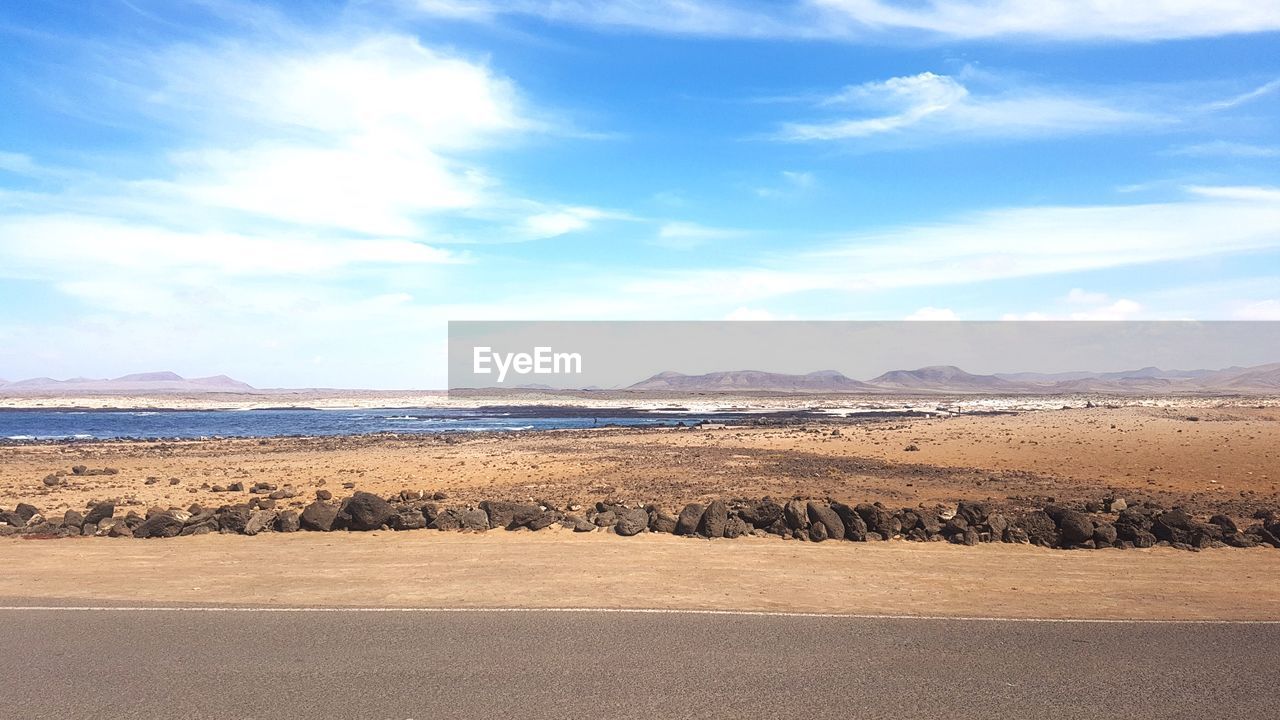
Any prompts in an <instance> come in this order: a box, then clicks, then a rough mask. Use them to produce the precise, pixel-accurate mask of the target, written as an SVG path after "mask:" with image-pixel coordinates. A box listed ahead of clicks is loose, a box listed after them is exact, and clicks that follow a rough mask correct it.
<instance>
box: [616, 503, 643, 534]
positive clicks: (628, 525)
mask: <svg viewBox="0 0 1280 720" xmlns="http://www.w3.org/2000/svg"><path fill="white" fill-rule="evenodd" d="M648 527H649V513H647V512H645V511H644V510H640V509H636V510H627V511H626V512H624V513H622V515H620V516H618V522H617V524H616V525H614V526H613V530H614V532H616V533H618V534H619V535H622V536H623V537H630V536H632V535H636V534H639V533H640V532H642V531H644V530H646V529H648Z"/></svg>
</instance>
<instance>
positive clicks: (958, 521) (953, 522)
mask: <svg viewBox="0 0 1280 720" xmlns="http://www.w3.org/2000/svg"><path fill="white" fill-rule="evenodd" d="M968 529H969V520H968V518H966V517H965V516H964V515H961V514H960V513H956V514H955V516H954V517H952V518H951V519H950V520H948V521H947V522H945V523H944V524H943V525H942V535H943V536H944V537H947V538H953V537H955V536H956V535H963V534H964V531H965V530H968Z"/></svg>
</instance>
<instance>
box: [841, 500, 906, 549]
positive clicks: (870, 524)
mask: <svg viewBox="0 0 1280 720" xmlns="http://www.w3.org/2000/svg"><path fill="white" fill-rule="evenodd" d="M853 509H854V511H855V512H857V513H858V516H859V517H861V518H862V521H863V522H865V523H866V524H867V530H868V531H869V532H873V533H877V534H879V535H880V536H882V537H883V538H885V539H886V540H887V539H889V538H891V537H893V536H894V535H897V534H898V533H899V532H900V531H901V530H902V528H901V526H900V525H899V524H898V518H896V517H894V515H893V513H891V512H889V511H888V510H885V509H884V508H882V507H880V506H879V505H872V504H870V503H862V504H860V505H857V506H856V507H854V508H853Z"/></svg>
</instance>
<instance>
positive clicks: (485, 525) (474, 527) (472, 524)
mask: <svg viewBox="0 0 1280 720" xmlns="http://www.w3.org/2000/svg"><path fill="white" fill-rule="evenodd" d="M458 522H459V523H461V524H462V529H463V530H470V531H471V532H484V531H486V530H488V529H489V514H488V513H486V512H485V511H483V510H481V509H479V508H476V509H474V510H466V511H464V512H463V513H462V514H461V515H459V516H458Z"/></svg>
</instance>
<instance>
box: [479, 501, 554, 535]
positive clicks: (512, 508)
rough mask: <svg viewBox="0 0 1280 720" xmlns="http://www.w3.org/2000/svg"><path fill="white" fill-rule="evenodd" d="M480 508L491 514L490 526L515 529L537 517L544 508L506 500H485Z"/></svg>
mask: <svg viewBox="0 0 1280 720" xmlns="http://www.w3.org/2000/svg"><path fill="white" fill-rule="evenodd" d="M480 509H481V510H484V511H485V513H486V514H488V516H489V527H491V528H505V529H507V530H515V529H516V528H518V527H524V526H525V525H527V524H528V523H529V521H530V520H532V519H534V518H535V517H537V516H538V515H539V514H540V513H541V512H542V509H541V508H539V507H538V506H536V505H524V504H521V503H513V502H507V501H505V500H485V501H484V502H482V503H480Z"/></svg>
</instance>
